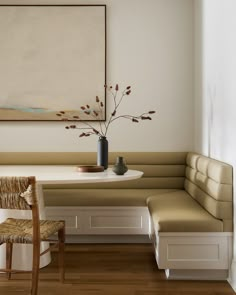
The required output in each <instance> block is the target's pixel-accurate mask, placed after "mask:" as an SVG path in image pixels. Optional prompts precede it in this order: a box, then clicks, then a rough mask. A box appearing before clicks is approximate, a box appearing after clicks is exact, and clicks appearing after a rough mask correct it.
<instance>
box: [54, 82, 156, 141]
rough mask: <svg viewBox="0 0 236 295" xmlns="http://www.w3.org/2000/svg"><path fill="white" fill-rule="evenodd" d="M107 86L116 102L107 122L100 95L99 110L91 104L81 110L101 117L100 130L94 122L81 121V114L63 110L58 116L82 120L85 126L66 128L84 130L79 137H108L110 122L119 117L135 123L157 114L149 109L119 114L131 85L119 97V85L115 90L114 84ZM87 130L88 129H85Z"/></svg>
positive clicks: (68, 127)
mask: <svg viewBox="0 0 236 295" xmlns="http://www.w3.org/2000/svg"><path fill="white" fill-rule="evenodd" d="M104 87H105V88H106V91H108V92H109V93H110V94H111V96H112V97H113V102H114V109H113V111H112V112H111V114H110V116H109V118H108V120H107V122H104V121H101V119H102V115H103V113H104V103H103V102H102V101H101V100H100V99H99V97H98V96H96V104H97V107H98V110H99V112H98V111H95V110H93V109H91V107H90V105H88V104H87V105H84V106H81V107H80V108H81V110H82V111H83V113H84V114H85V115H86V116H88V117H90V118H91V117H92V118H95V119H99V130H97V129H96V128H94V127H93V125H92V124H90V123H88V122H85V121H80V117H79V116H72V117H70V116H69V115H67V114H66V112H65V111H61V112H59V113H58V114H57V116H59V117H61V120H62V121H80V124H84V125H85V126H84V127H77V125H68V126H66V127H65V128H66V129H79V130H84V131H83V132H82V133H81V134H80V135H79V137H87V136H90V135H97V136H99V137H106V135H107V132H108V129H109V127H110V124H111V123H113V122H114V121H116V120H118V119H121V118H122V119H127V120H130V121H132V122H135V123H139V122H140V120H152V118H151V115H153V114H155V111H149V112H145V113H142V114H141V115H138V116H135V115H118V114H117V113H118V108H119V106H120V104H121V103H122V101H123V99H124V97H125V96H128V95H130V93H131V86H127V87H126V88H125V89H124V90H123V91H122V92H121V96H120V98H119V99H118V97H117V95H118V92H119V85H118V84H116V85H115V88H114V90H113V87H112V86H109V87H108V86H107V85H105V86H104ZM85 130H87V131H85Z"/></svg>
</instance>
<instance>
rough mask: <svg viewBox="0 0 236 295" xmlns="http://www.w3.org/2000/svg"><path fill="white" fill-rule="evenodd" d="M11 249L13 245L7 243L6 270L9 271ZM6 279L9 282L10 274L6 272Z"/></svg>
mask: <svg viewBox="0 0 236 295" xmlns="http://www.w3.org/2000/svg"><path fill="white" fill-rule="evenodd" d="M12 247H13V244H12V243H9V242H7V243H6V268H7V269H10V270H11V267H12ZM6 275H7V279H8V280H10V279H11V272H10V271H9V272H7V274H6Z"/></svg>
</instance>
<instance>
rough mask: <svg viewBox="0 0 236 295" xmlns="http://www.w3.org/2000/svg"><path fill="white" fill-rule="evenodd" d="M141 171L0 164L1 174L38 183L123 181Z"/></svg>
mask: <svg viewBox="0 0 236 295" xmlns="http://www.w3.org/2000/svg"><path fill="white" fill-rule="evenodd" d="M142 175H143V172H141V171H137V170H128V171H127V172H126V173H125V174H124V175H116V174H115V173H114V172H113V171H112V170H111V169H110V168H108V169H107V170H105V171H104V172H96V173H94V172H78V171H77V170H76V166H66V165H65V166H64V165H0V177H1V176H35V177H36V180H37V183H39V184H66V183H96V182H113V181H125V180H132V179H137V178H140V177H142Z"/></svg>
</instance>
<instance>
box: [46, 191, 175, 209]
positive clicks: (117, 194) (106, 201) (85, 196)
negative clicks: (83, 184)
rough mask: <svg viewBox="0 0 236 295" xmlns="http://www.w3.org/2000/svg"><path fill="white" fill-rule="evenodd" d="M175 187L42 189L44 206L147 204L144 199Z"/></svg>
mask: <svg viewBox="0 0 236 295" xmlns="http://www.w3.org/2000/svg"><path fill="white" fill-rule="evenodd" d="M174 191H176V189H44V199H45V205H46V206H145V207H146V206H147V204H146V199H147V198H148V197H149V196H152V195H154V194H155V195H159V194H161V195H163V194H165V193H168V192H174Z"/></svg>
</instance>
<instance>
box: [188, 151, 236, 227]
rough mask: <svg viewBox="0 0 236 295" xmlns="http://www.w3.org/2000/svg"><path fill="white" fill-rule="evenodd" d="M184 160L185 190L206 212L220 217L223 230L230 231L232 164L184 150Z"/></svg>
mask: <svg viewBox="0 0 236 295" xmlns="http://www.w3.org/2000/svg"><path fill="white" fill-rule="evenodd" d="M186 164H187V166H186V179H185V183H184V187H185V190H186V191H187V192H188V193H189V194H190V195H191V196H192V197H193V198H194V199H195V200H196V201H197V202H198V203H199V204H200V205H201V206H202V207H204V208H205V209H206V210H207V211H208V212H209V213H210V214H212V215H213V216H214V217H216V218H218V219H221V220H223V224H224V231H232V227H233V225H232V224H233V223H232V218H233V203H232V202H233V185H232V183H233V168H232V166H230V165H228V164H226V163H223V162H220V161H216V160H214V159H210V158H208V157H205V156H202V155H199V154H196V153H188V155H187V158H186Z"/></svg>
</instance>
